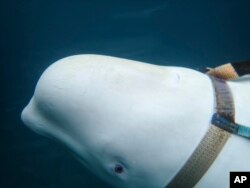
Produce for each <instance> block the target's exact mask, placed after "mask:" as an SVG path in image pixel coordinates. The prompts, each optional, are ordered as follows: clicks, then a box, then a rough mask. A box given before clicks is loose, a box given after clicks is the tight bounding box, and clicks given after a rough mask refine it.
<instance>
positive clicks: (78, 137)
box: [21, 55, 213, 188]
mask: <svg viewBox="0 0 250 188" xmlns="http://www.w3.org/2000/svg"><path fill="white" fill-rule="evenodd" d="M204 98H205V99H206V100H204ZM212 110H213V92H212V86H211V83H210V80H209V78H208V77H207V76H206V75H204V74H201V73H199V72H197V71H194V70H191V69H186V68H178V67H165V66H158V65H152V64H147V63H142V62H137V61H131V60H126V59H120V58H114V57H108V56H98V55H77V56H71V57H67V58H64V59H61V60H59V61H57V62H56V63H54V64H52V65H51V66H50V67H49V68H48V69H47V70H46V71H45V72H44V73H43V74H42V76H41V78H40V79H39V81H38V83H37V86H36V89H35V92H34V95H33V97H32V98H31V100H30V102H29V104H28V105H27V106H26V107H25V108H24V110H23V112H22V115H21V118H22V120H23V122H24V124H25V125H27V126H28V127H29V128H31V129H32V130H34V131H36V132H37V133H39V134H42V135H45V136H48V137H51V138H54V139H56V140H58V141H59V142H61V143H62V144H63V145H65V146H66V147H67V148H69V149H70V151H72V153H73V154H74V155H75V156H76V157H77V159H79V161H80V162H81V163H82V164H83V165H84V166H85V167H86V168H88V169H89V170H91V171H92V172H93V173H94V174H96V175H97V176H99V177H100V178H102V179H104V180H105V181H107V182H109V183H110V184H112V185H114V186H115V187H119V188H142V187H143V188H154V187H155V188H163V187H164V186H166V184H167V183H168V182H169V181H170V179H171V178H172V177H173V176H174V174H175V173H176V172H177V171H178V170H179V169H180V168H181V166H182V165H183V163H184V162H185V161H186V160H187V158H188V156H189V155H190V154H191V153H192V151H193V150H194V148H195V146H196V145H197V144H198V143H199V141H200V139H201V138H202V135H203V133H204V131H205V130H206V128H207V126H208V125H209V121H210V118H211V114H212ZM197 114H199V115H197Z"/></svg>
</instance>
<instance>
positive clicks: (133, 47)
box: [0, 0, 250, 188]
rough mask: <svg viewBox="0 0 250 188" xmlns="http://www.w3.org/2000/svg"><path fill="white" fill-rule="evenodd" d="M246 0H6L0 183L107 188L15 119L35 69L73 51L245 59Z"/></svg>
mask: <svg viewBox="0 0 250 188" xmlns="http://www.w3.org/2000/svg"><path fill="white" fill-rule="evenodd" d="M249 10H250V1H247V0H238V1H230V0H227V1H212V0H210V1H208V0H203V1H184V0H183V1H178V0H165V1H157V0H151V1H146V0H145V1H144V0H137V1H135V0H134V1H133V0H126V1H118V0H107V1H102V0H99V1H98V0H89V1H87V0H9V1H7V0H6V1H1V2H0V15H1V29H0V30H1V31H0V32H1V35H0V37H1V57H0V58H1V62H0V71H1V72H0V73H1V74H0V76H1V79H0V81H1V83H2V84H1V86H2V87H1V90H0V91H1V94H0V95H1V97H0V103H1V108H0V110H1V113H0V117H1V124H0V173H1V174H0V187H1V188H95V187H101V188H111V186H109V185H107V184H106V183H104V182H102V181H101V180H99V179H98V178H96V177H95V176H94V175H92V174H90V173H89V172H88V171H87V170H86V169H84V167H83V166H82V165H81V164H80V163H79V162H78V161H77V160H75V159H74V157H72V156H71V154H70V153H69V152H68V151H67V150H66V149H65V148H64V147H63V146H61V145H59V144H57V143H55V142H54V141H52V140H50V139H47V138H44V137H42V136H40V135H38V134H35V133H34V132H32V131H31V130H29V129H28V128H27V127H25V126H24V125H23V123H22V122H21V120H20V113H21V111H22V109H23V108H24V106H25V105H26V104H27V103H28V101H29V99H30V98H31V96H32V95H33V91H34V88H35V85H36V82H37V81H38V79H39V77H40V76H41V74H42V72H43V71H44V70H45V69H46V68H47V67H48V66H49V65H50V64H52V63H53V62H55V61H56V60H58V59H60V58H63V57H66V56H69V55H75V54H86V53H92V54H103V55H111V56H117V57H122V58H128V59H132V60H139V61H144V62H148V63H153V64H160V65H171V66H184V67H189V68H193V69H197V70H199V69H202V68H205V67H214V66H217V65H220V64H223V63H226V62H235V61H242V60H249V59H250V12H249Z"/></svg>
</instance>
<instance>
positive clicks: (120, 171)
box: [114, 164, 124, 174]
mask: <svg viewBox="0 0 250 188" xmlns="http://www.w3.org/2000/svg"><path fill="white" fill-rule="evenodd" d="M114 171H115V173H117V174H121V173H123V171H124V168H123V166H122V165H120V164H116V165H115V168H114Z"/></svg>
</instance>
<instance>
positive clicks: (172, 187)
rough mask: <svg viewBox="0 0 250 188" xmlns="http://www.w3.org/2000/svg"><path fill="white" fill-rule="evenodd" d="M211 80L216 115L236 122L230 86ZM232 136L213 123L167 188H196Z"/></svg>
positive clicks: (213, 78) (223, 82) (221, 81)
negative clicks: (214, 96) (214, 95)
mask: <svg viewBox="0 0 250 188" xmlns="http://www.w3.org/2000/svg"><path fill="white" fill-rule="evenodd" d="M210 78H211V80H212V83H213V86H214V89H215V93H216V106H217V108H216V112H217V113H216V114H219V115H220V116H222V117H224V118H226V119H230V121H233V122H234V103H233V98H232V94H231V91H230V89H229V87H228V85H227V84H226V82H225V81H224V80H221V79H218V78H215V77H213V76H210ZM230 135H231V134H230V132H228V131H226V130H224V129H222V128H220V127H218V126H216V125H214V124H213V123H212V122H211V126H210V127H209V128H208V131H207V132H206V134H205V136H204V137H203V138H202V140H201V142H200V143H199V145H198V146H197V147H196V149H195V151H194V152H193V153H192V155H191V156H190V158H189V159H188V160H187V161H186V163H185V164H184V166H183V167H182V168H181V170H180V171H179V172H178V173H177V174H176V175H175V177H174V178H173V179H172V180H171V181H170V183H169V184H168V185H167V186H166V187H167V188H183V187H185V188H192V187H194V186H195V184H196V183H197V182H198V181H199V180H200V179H201V178H202V176H203V175H204V174H205V173H206V171H207V170H208V169H209V167H210V166H211V165H212V163H213V162H214V160H215V159H216V157H217V156H218V155H219V153H220V151H221V150H222V148H223V146H224V145H225V143H226V141H227V140H228V138H229V137H230Z"/></svg>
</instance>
